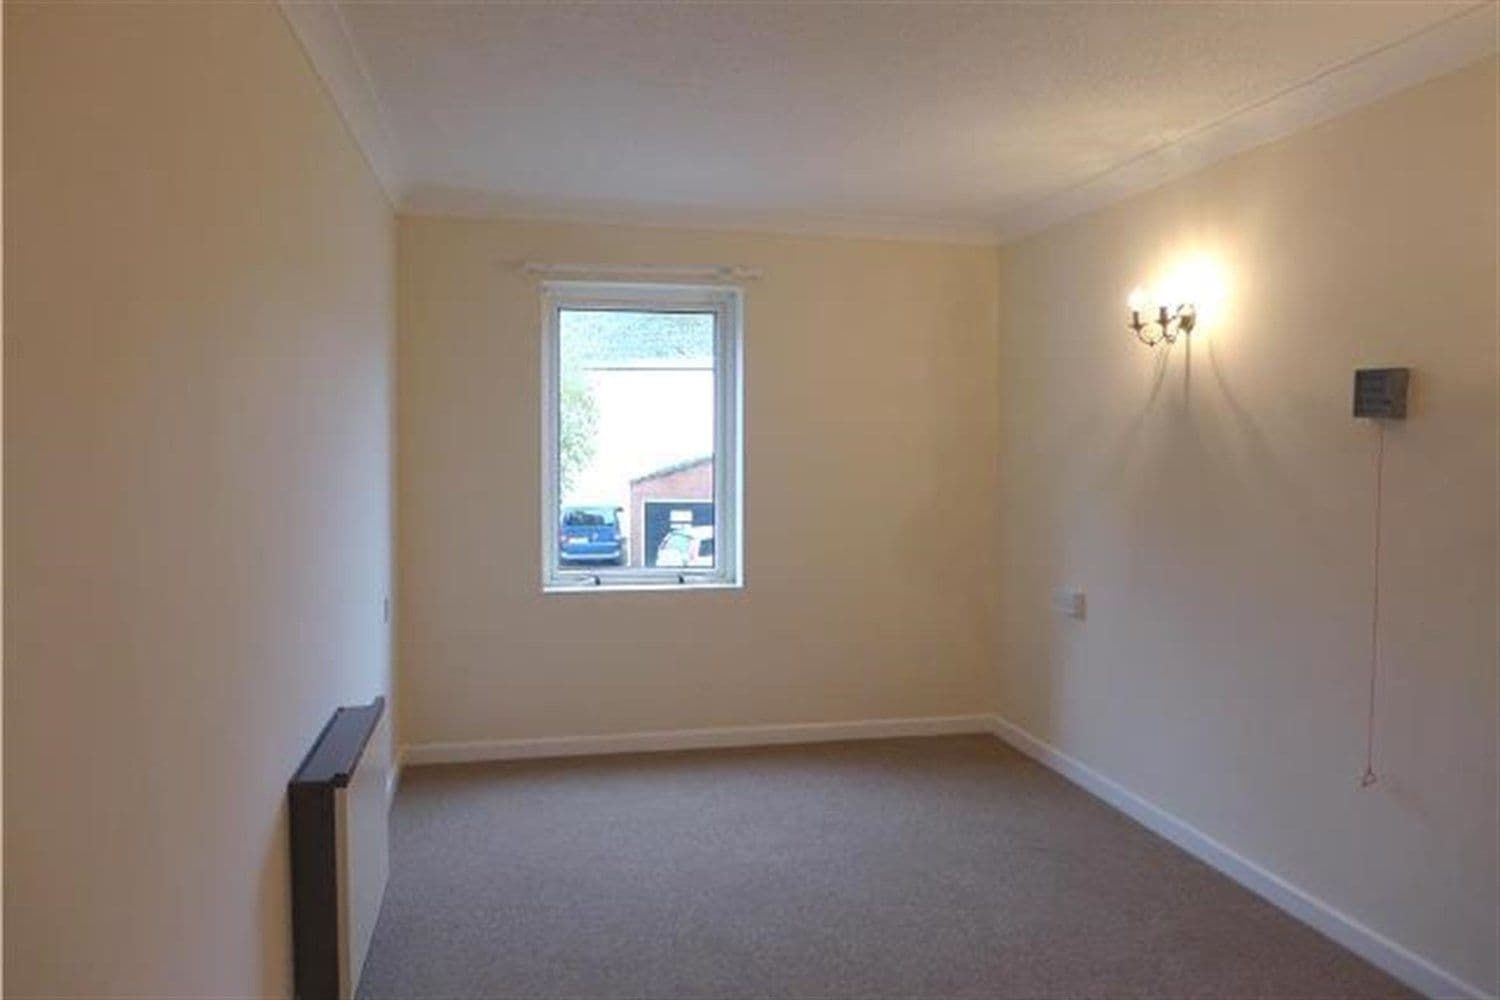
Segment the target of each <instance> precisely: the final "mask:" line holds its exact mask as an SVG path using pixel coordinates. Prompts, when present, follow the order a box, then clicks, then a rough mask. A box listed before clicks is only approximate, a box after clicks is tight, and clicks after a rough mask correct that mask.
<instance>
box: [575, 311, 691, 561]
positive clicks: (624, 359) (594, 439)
mask: <svg viewBox="0 0 1500 1000" xmlns="http://www.w3.org/2000/svg"><path fill="white" fill-rule="evenodd" d="M716 321H717V315H716V314H715V313H714V312H699V311H657V310H639V311H634V310H622V309H584V308H568V307H566V306H564V307H562V308H561V309H559V311H558V316H557V331H558V386H557V421H558V423H557V473H556V474H557V498H558V508H559V518H560V530H559V532H558V541H557V546H558V548H557V563H558V566H559V568H563V569H568V568H586V569H589V570H592V571H598V572H609V571H614V570H623V571H629V570H638V569H642V568H650V567H657V566H670V567H685V566H689V565H691V566H692V567H693V568H700V569H701V568H712V567H713V565H714V556H713V545H712V536H713V532H714V530H715V529H714V526H715V520H716V519H715V512H714V496H715V490H714V485H715V484H714V477H715V439H716V427H715V412H716V408H715V393H716V388H717V379H716V358H715V342H716V337H715V324H716ZM583 527H588V528H591V529H593V530H591V531H590V532H588V533H586V534H585V533H582V532H576V531H570V530H569V529H572V528H583ZM683 527H687V528H690V529H691V530H693V531H695V532H697V533H699V534H700V535H701V536H703V537H706V538H707V539H708V540H709V542H710V544H709V545H708V549H707V552H706V553H702V552H701V550H700V554H699V556H698V557H696V558H693V557H691V556H690V554H689V547H690V545H691V542H692V540H693V539H692V537H691V536H690V535H687V534H683V535H675V534H674V532H675V531H676V530H677V529H680V528H683ZM674 539H675V541H674ZM666 553H670V554H671V559H670V560H668V561H666V562H664V561H663V559H662V556H663V554H666Z"/></svg>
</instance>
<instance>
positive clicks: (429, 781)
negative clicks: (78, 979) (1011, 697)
mask: <svg viewBox="0 0 1500 1000" xmlns="http://www.w3.org/2000/svg"><path fill="white" fill-rule="evenodd" d="M392 845H393V846H392V849H393V856H392V871H391V881H390V886H389V888H388V890H387V892H386V898H385V905H384V909H383V910H382V912H381V915H380V922H379V925H378V926H377V928H376V931H375V940H374V944H373V945H372V947H371V950H370V957H369V960H368V962H367V964H366V966H365V972H364V981H363V983H362V985H361V990H360V995H361V996H362V997H365V998H371V1000H373V998H384V997H391V998H398V997H399V998H415V997H449V998H456V997H518V998H519V997H548V998H580V1000H582V998H595V997H600V998H602V997H610V998H625V997H660V998H682V1000H688V998H695V997H716V998H730V997H807V998H814V997H848V998H855V997H934V998H936V997H990V998H995V997H1236V998H1238V997H1390V996H1410V995H1411V994H1410V993H1409V992H1408V991H1406V990H1405V989H1404V988H1403V987H1401V986H1400V985H1399V984H1398V983H1396V982H1395V981H1393V980H1391V979H1390V978H1388V977H1387V976H1385V975H1384V974H1383V973H1381V972H1379V971H1377V970H1375V969H1374V968H1372V967H1371V966H1369V965H1367V964H1366V963H1364V962H1363V961H1362V960H1360V959H1359V958H1356V957H1355V956H1354V955H1352V954H1350V953H1349V952H1347V951H1345V950H1343V949H1342V948H1340V947H1339V946H1337V945H1335V944H1333V943H1332V942H1331V941H1328V940H1327V939H1325V938H1323V937H1321V936H1320V935H1318V934H1317V933H1316V932H1314V931H1312V930H1310V929H1308V928H1307V927H1305V926H1303V925H1302V924H1300V923H1298V922H1297V921H1295V920H1293V919H1292V918H1290V917H1287V916H1285V915H1283V914H1282V913H1281V912H1279V911H1278V910H1276V909H1275V908H1273V907H1272V906H1270V904H1268V903H1265V902H1262V901H1261V900H1260V899H1258V898H1257V897H1255V896H1253V895H1251V894H1250V893H1249V892H1247V891H1245V890H1244V889H1241V888H1240V887H1239V886H1237V885H1235V884H1234V883H1233V882H1231V881H1229V880H1228V879H1226V878H1224V877H1223V876H1221V875H1219V874H1217V873H1216V872H1214V871H1213V870H1211V869H1210V868H1208V867H1206V866H1204V865H1202V864H1200V863H1199V862H1198V861H1196V860H1194V859H1193V858H1191V857H1189V856H1188V855H1186V854H1184V853H1182V852H1181V851H1179V850H1178V849H1176V848H1175V847H1173V846H1172V845H1170V844H1168V843H1167V842H1165V841H1163V840H1161V839H1160V838H1158V837H1157V836H1155V835H1154V834H1152V833H1150V832H1148V831H1147V830H1145V829H1143V828H1142V827H1140V826H1137V825H1136V824H1135V823H1133V822H1131V821H1130V820H1128V819H1126V818H1125V817H1124V816H1122V815H1121V814H1119V813H1117V812H1115V811H1114V810H1112V809H1110V808H1109V807H1107V806H1105V805H1103V804H1101V803H1099V802H1097V801H1095V800H1094V799H1092V798H1091V797H1089V796H1088V795H1086V794H1085V793H1083V792H1081V791H1079V790H1078V789H1076V788H1074V787H1073V786H1071V785H1069V784H1068V783H1067V782H1065V781H1064V780H1063V779H1061V778H1059V777H1057V776H1056V775H1054V774H1052V773H1051V772H1049V771H1047V770H1046V769H1044V768H1042V767H1041V766H1039V765H1037V764H1035V763H1033V762H1031V761H1029V760H1027V759H1026V758H1024V757H1022V756H1021V755H1020V754H1017V753H1016V752H1015V751H1013V750H1010V749H1009V748H1007V747H1005V746H1004V745H1002V744H1001V743H999V742H998V741H996V740H994V739H991V738H989V737H977V736H976V737H942V738H933V739H910V740H888V741H880V742H868V743H841V744H823V745H817V746H804V747H778V748H768V749H754V750H718V751H703V752H692V753H673V754H643V755H632V756H621V757H596V758H588V759H571V760H551V761H529V762H517V763H509V764H483V765H455V766H446V767H425V768H412V769H409V770H407V771H406V773H405V775H404V777H403V779H402V783H401V790H400V793H399V795H398V796H397V800H396V807H395V813H394V816H393V819H392Z"/></svg>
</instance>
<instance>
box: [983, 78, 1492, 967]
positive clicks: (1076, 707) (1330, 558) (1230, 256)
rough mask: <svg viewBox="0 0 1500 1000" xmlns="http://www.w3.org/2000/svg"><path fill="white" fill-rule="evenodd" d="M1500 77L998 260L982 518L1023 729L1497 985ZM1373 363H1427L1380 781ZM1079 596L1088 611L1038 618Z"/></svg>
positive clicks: (1322, 132) (1397, 432)
mask: <svg viewBox="0 0 1500 1000" xmlns="http://www.w3.org/2000/svg"><path fill="white" fill-rule="evenodd" d="M1496 87H1497V75H1496V63H1495V62H1494V61H1487V62H1485V63H1482V64H1478V65H1476V66H1473V67H1471V68H1469V69H1466V70H1464V71H1461V72H1459V73H1457V74H1454V75H1450V76H1446V77H1443V78H1440V79H1438V80H1436V81H1434V82H1431V83H1428V84H1426V85H1424V86H1421V87H1419V88H1416V89H1414V90H1411V91H1407V92H1404V93H1402V94H1399V95H1397V96H1395V97H1392V98H1390V99H1388V100H1386V101H1384V102H1382V103H1379V104H1376V105H1372V106H1370V107H1367V108H1365V109H1363V110H1360V111H1357V112H1355V113H1353V114H1350V115H1348V116H1346V117H1343V118H1340V119H1337V120H1334V121H1332V122H1330V123H1327V124H1325V125H1322V126H1320V127H1318V128H1315V129H1312V130H1310V131H1307V132H1304V133H1301V134H1298V135H1296V136H1293V137H1290V138H1288V139H1286V140H1283V141H1280V142H1277V143H1274V144H1272V145H1268V146H1265V147H1262V148H1260V149H1257V150H1253V151H1251V152H1248V153H1245V154H1243V155H1240V156H1238V157H1235V158H1234V159H1231V160H1228V161H1226V162H1224V163H1221V164H1219V165H1217V166H1215V167H1212V168H1210V169H1208V170H1205V171H1203V172H1201V173H1199V174H1196V175H1194V176H1192V177H1189V178H1187V179H1185V180H1182V181H1179V182H1176V183H1173V184H1171V185H1169V186H1166V187H1163V188H1161V189H1158V190H1156V191H1154V192H1151V193H1148V194H1146V195H1143V196H1141V197H1138V198H1136V199H1133V200H1131V201H1129V202H1126V203H1122V204H1120V205H1117V206H1115V207H1112V208H1110V209H1107V210H1105V211H1102V212H1100V213H1098V214H1095V215H1093V216H1090V217H1087V218H1084V219H1082V220H1079V221H1075V222H1073V223H1070V224H1067V225H1064V226H1061V227H1058V228H1056V229H1053V230H1051V231H1049V232H1046V233H1044V234H1041V235H1039V236H1036V237H1034V238H1032V239H1029V240H1026V241H1024V242H1021V243H1019V244H1016V245H1013V246H1011V247H1008V248H1007V249H1006V251H1005V252H1004V255H1003V259H1002V272H1001V273H1002V275H1003V282H1002V290H1001V301H1002V303H1003V321H1002V343H1001V347H1000V368H999V371H1000V373H1001V376H1000V377H1001V386H1002V388H1003V391H1002V393H1001V399H1002V408H1001V424H1000V426H1001V429H1002V433H1001V441H1000V456H1001V463H1002V465H1001V467H1002V469H1003V470H1004V473H1003V475H1002V477H1001V480H1000V486H1001V488H1000V492H999V495H998V497H997V498H996V499H995V500H994V501H993V502H992V503H991V505H990V510H991V511H993V512H996V514H997V516H998V517H999V519H1000V521H1001V523H1002V526H1003V528H1002V537H1001V540H1000V548H999V552H1000V564H1001V570H1002V581H1003V582H1002V607H1003V613H1002V616H1001V619H1000V623H999V636H1000V651H1001V655H1000V661H1001V666H1002V682H1003V686H1002V690H1001V704H1002V707H1003V713H1004V714H1005V715H1006V716H1007V717H1008V718H1009V719H1010V720H1012V721H1013V722H1015V723H1017V724H1019V725H1021V726H1022V727H1024V728H1025V729H1027V730H1029V731H1030V732H1031V733H1032V734H1034V735H1036V736H1038V737H1040V738H1041V739H1044V740H1046V741H1048V742H1050V743H1051V744H1053V745H1054V746H1056V747H1058V748H1060V749H1062V750H1063V751H1065V752H1067V753H1069V754H1071V755H1073V756H1074V757H1076V758H1078V759H1080V760H1082V761H1083V762H1084V763H1086V764H1088V765H1089V766H1091V767H1093V768H1095V769H1097V770H1098V771H1100V772H1102V773H1103V774H1105V775H1107V776H1108V777H1110V778H1112V779H1114V780H1115V781H1118V782H1119V783H1121V784H1123V785H1124V786H1126V787H1127V788H1129V789H1131V790H1133V791H1135V792H1136V793H1137V794H1139V795H1141V796H1144V797H1145V798H1146V799H1148V800H1150V801H1152V802H1154V803H1156V804H1157V805H1159V806H1161V807H1163V808H1165V809H1167V810H1168V811H1169V812H1172V813H1174V814H1176V815H1177V816H1178V817H1180V818H1182V819H1184V820H1186V821H1188V822H1189V823H1192V824H1193V825H1195V826H1196V827H1198V828H1199V829H1200V830H1202V831H1204V832H1205V833H1207V834H1208V835H1210V836H1211V837H1214V838H1216V839H1218V840H1219V841H1221V842H1223V843H1224V844H1226V845H1228V846H1229V847H1230V848H1232V849H1233V850H1235V851H1238V852H1240V853H1241V854H1243V855H1244V856H1246V857H1248V858H1249V859H1251V860H1252V861H1255V862H1257V863H1259V864H1261V865H1264V866H1265V867H1267V868H1269V869H1271V870H1272V871H1273V872H1275V873H1277V874H1279V875H1281V876H1282V877H1284V878H1285V879H1287V880H1289V881H1290V882H1292V883H1293V884H1295V885H1297V886H1300V887H1302V888H1303V889H1305V890H1307V891H1309V892H1311V893H1313V894H1314V895H1316V896H1318V897H1320V898H1321V899H1323V900H1324V901H1325V902H1327V903H1330V904H1332V905H1333V906H1335V907H1337V908H1339V909H1341V910H1343V911H1344V912H1345V913H1347V914H1349V915H1350V916H1352V917H1353V918H1354V919H1356V920H1358V921H1361V922H1363V923H1365V924H1367V925H1368V926H1369V927H1370V928H1372V929H1374V930H1375V931H1377V932H1378V933H1380V934H1383V935H1386V936H1387V937H1389V938H1391V939H1394V940H1395V941H1396V942H1398V943H1400V944H1402V945H1405V946H1406V947H1408V948H1410V949H1412V950H1414V951H1416V952H1417V953H1418V954H1420V955H1422V956H1424V957H1425V958H1427V959H1428V960H1430V961H1432V962H1435V963H1437V964H1438V965H1439V966H1441V967H1443V968H1445V969H1446V970H1448V971H1449V972H1451V973H1453V974H1455V975H1457V976H1459V977H1461V978H1463V979H1465V980H1467V981H1468V982H1469V983H1471V984H1473V985H1475V986H1478V987H1482V988H1484V989H1485V990H1487V991H1489V992H1491V993H1494V992H1496V991H1497V990H1500V969H1497V960H1500V959H1497V955H1500V940H1497V935H1500V928H1497V901H1500V855H1497V850H1500V847H1497V844H1500V829H1497V808H1500V803H1497V797H1496V793H1497V700H1496V699H1497V678H1496V669H1497V636H1496V613H1497V586H1496V555H1497V534H1496V517H1497V506H1496V503H1497V497H1496V473H1497V466H1496V430H1497V423H1496V418H1497V352H1496V335H1497V313H1496V276H1497V258H1496V221H1497V220H1496V113H1497V106H1496V101H1497V98H1496ZM1194 259H1197V260H1199V261H1201V262H1205V264H1206V266H1205V268H1204V270H1205V271H1206V272H1208V273H1210V274H1212V273H1213V272H1217V276H1218V277H1217V281H1218V282H1220V283H1221V285H1222V287H1221V294H1220V299H1221V301H1220V303H1219V305H1218V307H1217V308H1216V309H1214V310H1213V311H1212V314H1211V315H1209V316H1208V317H1207V320H1206V323H1205V328H1204V329H1203V330H1202V332H1201V333H1195V334H1194V335H1193V337H1192V339H1191V341H1190V342H1188V343H1182V344H1179V345H1177V346H1176V347H1175V348H1173V349H1171V350H1169V351H1168V350H1161V349H1158V350H1157V351H1155V352H1153V351H1151V350H1149V349H1147V348H1145V347H1143V346H1141V345H1139V344H1137V343H1135V342H1134V341H1133V340H1132V339H1131V337H1130V335H1129V334H1128V332H1126V331H1125V330H1124V328H1123V323H1124V321H1125V319H1126V314H1125V309H1124V302H1125V297H1126V294H1127V293H1128V292H1129V290H1130V289H1131V287H1132V286H1133V285H1135V284H1136V283H1138V282H1147V281H1150V280H1152V279H1153V278H1156V277H1158V276H1161V275H1164V274H1167V273H1169V272H1172V271H1175V270H1176V269H1177V268H1178V266H1179V264H1180V263H1181V262H1183V261H1188V260H1194ZM1209 284H1213V282H1212V281H1211V282H1209ZM1364 365H1409V366H1411V367H1412V368H1413V369H1414V371H1415V374H1414V383H1413V392H1412V413H1411V418H1410V419H1409V420H1407V421H1406V422H1405V423H1402V424H1396V425H1393V426H1391V427H1390V429H1389V430H1388V432H1387V435H1386V443H1385V454H1386V463H1385V487H1386V489H1385V534H1384V545H1385V553H1384V585H1383V592H1382V595H1381V596H1382V623H1381V634H1382V643H1383V649H1384V662H1383V665H1382V668H1381V673H1380V677H1379V686H1378V691H1379V695H1378V697H1379V702H1378V704H1379V708H1378V715H1377V739H1378V743H1377V750H1376V767H1377V770H1378V772H1379V775H1380V781H1379V784H1378V785H1376V786H1375V787H1374V788H1372V789H1370V790H1368V791H1360V790H1359V788H1358V787H1357V785H1358V780H1359V776H1360V773H1361V770H1362V768H1363V763H1364V761H1363V755H1364V726H1365V710H1366V689H1367V688H1366V686H1367V652H1368V640H1369V628H1370V620H1369V615H1370V586H1371V561H1372V560H1371V555H1372V553H1371V541H1372V519H1373V502H1372V497H1373V485H1374V465H1373V459H1374V454H1375V430H1374V428H1373V427H1372V426H1371V425H1370V424H1369V423H1368V422H1362V421H1356V420H1354V419H1353V418H1352V417H1351V416H1350V394H1351V384H1350V383H1351V378H1352V375H1351V373H1352V371H1353V369H1354V368H1355V367H1356V366H1364ZM1071 584H1076V585H1079V586H1082V587H1083V588H1085V589H1086V591H1087V593H1088V601H1089V605H1088V617H1087V619H1086V620H1085V621H1083V622H1073V621H1068V620H1065V619H1061V618H1059V617H1058V616H1056V615H1054V614H1051V613H1049V610H1048V607H1047V602H1048V593H1049V589H1050V588H1051V587H1053V586H1058V585H1071Z"/></svg>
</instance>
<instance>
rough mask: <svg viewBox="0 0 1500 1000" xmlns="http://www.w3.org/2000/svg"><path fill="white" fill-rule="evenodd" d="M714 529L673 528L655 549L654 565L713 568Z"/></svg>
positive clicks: (708, 527) (710, 527) (709, 527)
mask: <svg viewBox="0 0 1500 1000" xmlns="http://www.w3.org/2000/svg"><path fill="white" fill-rule="evenodd" d="M713 564H714V529H713V528H712V526H707V527H702V528H673V529H672V530H671V531H669V532H667V536H666V537H665V538H663V539H662V540H661V545H659V546H657V549H656V565H658V566H669V567H673V568H676V567H683V568H697V567H704V568H709V569H711V568H713Z"/></svg>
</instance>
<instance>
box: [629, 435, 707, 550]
mask: <svg viewBox="0 0 1500 1000" xmlns="http://www.w3.org/2000/svg"><path fill="white" fill-rule="evenodd" d="M713 498H714V459H713V456H712V455H704V456H703V457H701V458H692V459H688V460H687V461H685V462H674V463H673V464H671V465H668V466H665V467H663V468H660V469H657V470H655V471H654V472H648V473H647V474H646V475H644V476H640V477H639V478H636V479H632V480H631V481H630V565H632V566H645V565H648V563H647V561H646V560H647V557H648V556H650V555H654V554H655V544H656V543H658V542H659V541H660V538H659V537H657V536H659V535H660V534H663V533H664V532H663V530H662V523H665V522H670V523H673V524H675V523H678V522H681V523H685V524H705V523H706V524H712V523H713ZM674 500H675V501H682V506H681V508H680V509H673V508H672V506H671V505H670V501H674ZM648 502H649V503H650V505H651V507H652V508H653V512H652V516H651V517H650V518H648V516H647V504H648ZM663 508H666V512H665V519H664V518H663V516H662V509H663ZM648 535H650V536H651V537H650V538H648V537H647V536H648Z"/></svg>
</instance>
